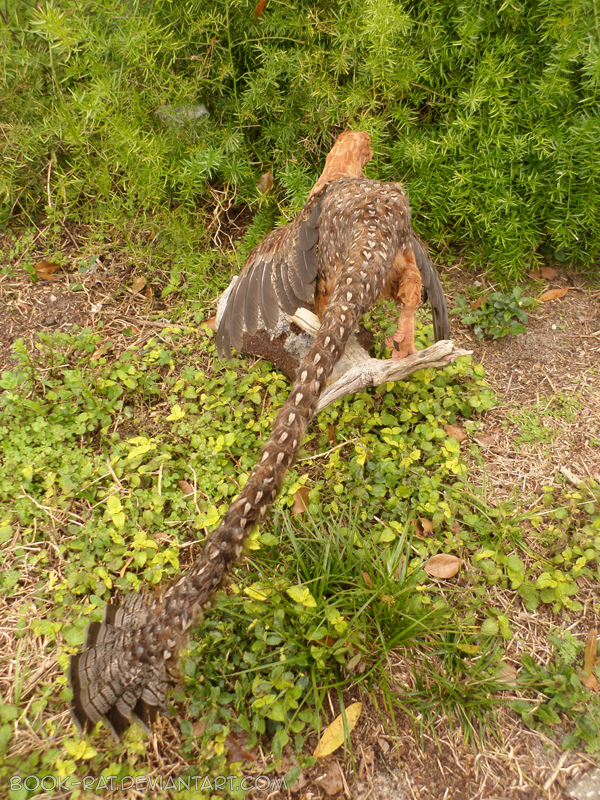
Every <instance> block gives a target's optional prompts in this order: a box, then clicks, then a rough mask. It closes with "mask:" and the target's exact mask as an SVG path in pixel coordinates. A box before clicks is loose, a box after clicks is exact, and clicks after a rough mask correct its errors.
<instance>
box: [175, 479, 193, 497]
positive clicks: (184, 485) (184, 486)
mask: <svg viewBox="0 0 600 800" xmlns="http://www.w3.org/2000/svg"><path fill="white" fill-rule="evenodd" d="M177 484H178V486H179V488H180V489H181V491H182V492H183V494H184V496H185V497H187V496H188V495H190V494H194V487H193V486H192V484H191V483H189V482H188V481H177Z"/></svg>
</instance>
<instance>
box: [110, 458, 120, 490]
mask: <svg viewBox="0 0 600 800" xmlns="http://www.w3.org/2000/svg"><path fill="white" fill-rule="evenodd" d="M106 466H107V467H108V471H109V472H110V474H111V475H112V476H113V480H114V482H115V483H116V484H117V486H118V487H119V489H120V490H121V491H123V484H122V483H121V481H120V480H119V479H118V478H117V476H116V474H115V471H114V469H113V468H112V465H111V463H110V461H109V460H108V459H106Z"/></svg>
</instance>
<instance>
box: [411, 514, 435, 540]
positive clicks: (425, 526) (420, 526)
mask: <svg viewBox="0 0 600 800" xmlns="http://www.w3.org/2000/svg"><path fill="white" fill-rule="evenodd" d="M411 524H412V526H413V528H414V531H415V536H416V537H417V538H418V539H424V538H425V536H431V534H432V533H433V525H432V524H431V522H430V521H429V520H428V519H426V518H425V517H418V518H417V519H413V520H411Z"/></svg>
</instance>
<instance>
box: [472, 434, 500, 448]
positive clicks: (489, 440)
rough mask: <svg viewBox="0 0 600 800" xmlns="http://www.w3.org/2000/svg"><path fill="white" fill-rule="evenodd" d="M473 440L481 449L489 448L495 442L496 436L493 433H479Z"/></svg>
mask: <svg viewBox="0 0 600 800" xmlns="http://www.w3.org/2000/svg"><path fill="white" fill-rule="evenodd" d="M473 438H474V439H475V441H476V442H477V444H479V445H481V447H490V445H492V444H494V442H495V441H496V436H495V435H494V434H493V433H480V434H478V435H477V436H474V437H473Z"/></svg>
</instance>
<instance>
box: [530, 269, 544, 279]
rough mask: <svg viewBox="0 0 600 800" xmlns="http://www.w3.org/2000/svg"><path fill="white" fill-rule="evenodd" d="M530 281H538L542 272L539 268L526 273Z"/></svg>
mask: <svg viewBox="0 0 600 800" xmlns="http://www.w3.org/2000/svg"><path fill="white" fill-rule="evenodd" d="M527 274H528V275H529V277H530V278H531V280H532V281H539V280H541V279H542V273H541V270H539V269H532V270H531V271H530V272H528V273H527Z"/></svg>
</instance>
